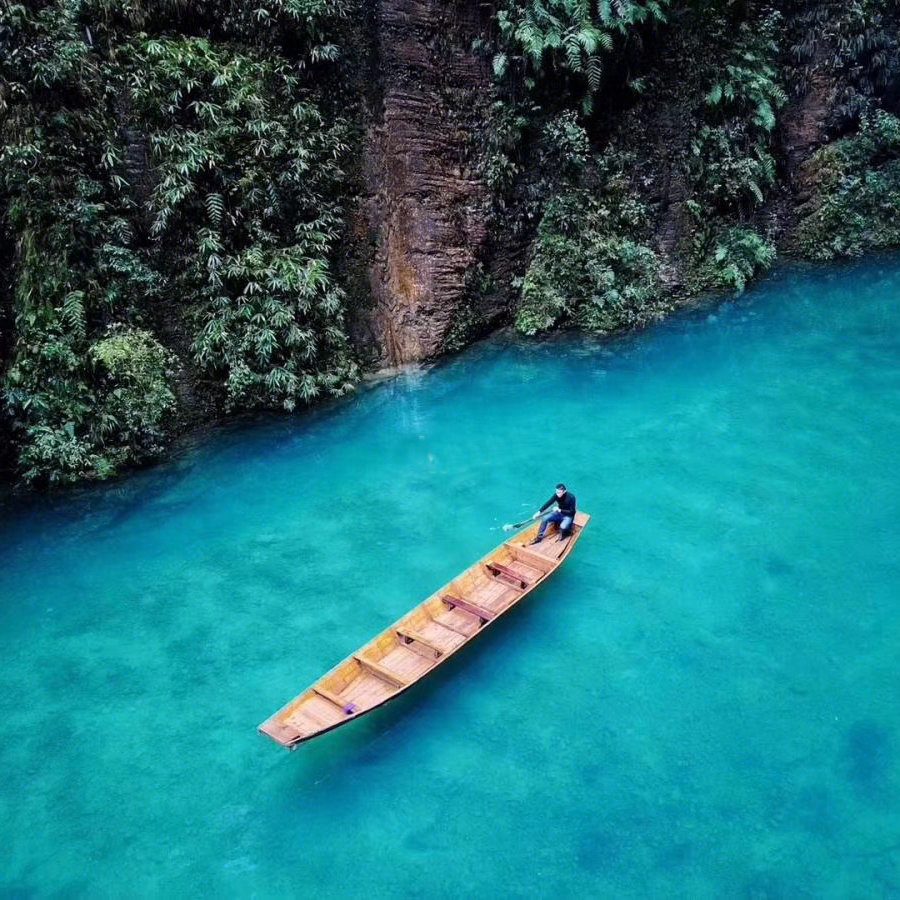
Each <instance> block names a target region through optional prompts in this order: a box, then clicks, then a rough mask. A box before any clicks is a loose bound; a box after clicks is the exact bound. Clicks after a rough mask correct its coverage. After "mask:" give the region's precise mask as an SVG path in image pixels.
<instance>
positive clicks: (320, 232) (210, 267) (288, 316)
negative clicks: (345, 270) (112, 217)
mask: <svg viewBox="0 0 900 900" xmlns="http://www.w3.org/2000/svg"><path fill="white" fill-rule="evenodd" d="M126 52H127V53H128V54H129V55H130V67H129V68H130V74H129V88H130V92H131V95H132V97H133V99H134V103H135V105H136V107H137V109H138V111H139V112H140V114H141V117H142V121H143V122H145V123H146V124H147V125H149V126H150V127H152V128H153V133H152V138H151V141H152V147H153V157H154V161H155V163H156V171H157V175H158V179H159V180H158V184H157V187H156V189H155V191H154V194H153V198H152V210H153V213H154V216H155V220H154V223H153V233H154V234H155V235H157V237H158V238H159V239H160V241H161V242H162V243H163V244H164V245H167V246H168V247H169V248H170V252H171V253H173V254H179V255H181V254H183V253H184V251H185V249H189V251H190V252H189V254H188V255H187V256H186V257H184V265H183V273H182V275H181V276H180V279H179V280H180V282H181V284H182V285H183V286H184V289H185V291H186V293H187V295H188V296H190V297H193V298H196V301H195V303H196V305H195V317H196V319H197V321H198V325H199V328H198V332H197V335H196V338H195V340H194V344H193V350H194V354H195V359H196V361H197V362H198V363H199V364H200V365H201V366H202V367H203V368H204V369H206V370H207V371H209V372H210V373H215V374H219V375H221V376H222V377H223V379H224V384H225V387H226V391H227V397H228V403H229V405H230V406H231V407H232V408H248V407H259V406H262V407H272V406H283V407H284V408H285V409H288V410H291V409H293V408H294V407H295V405H296V404H297V403H298V402H304V403H308V402H310V401H311V400H313V399H314V398H315V397H317V396H319V395H320V394H327V395H331V396H334V395H338V394H340V393H342V392H344V391H346V390H348V389H349V387H350V386H351V385H352V382H353V380H354V379H355V377H356V367H355V365H354V363H353V361H352V359H351V355H350V350H349V345H348V341H347V337H346V332H345V329H344V320H343V317H344V293H343V291H342V289H341V288H340V287H339V285H338V284H337V282H336V280H335V277H334V273H333V269H332V265H331V261H330V259H331V257H332V256H333V254H334V253H335V250H336V245H337V241H338V238H339V237H340V234H341V228H342V213H341V207H340V194H341V190H342V180H343V179H344V178H345V173H344V171H343V169H342V168H341V165H340V160H341V158H342V157H343V156H345V155H346V153H347V151H348V150H349V146H348V144H347V143H346V140H347V132H348V126H347V123H346V122H345V121H344V120H342V119H340V118H334V119H332V120H330V121H326V120H325V117H324V116H323V114H322V112H321V111H320V109H319V108H318V107H317V106H316V104H315V103H313V102H311V101H310V99H309V98H308V97H304V95H303V92H302V90H301V84H300V82H299V79H298V76H297V75H296V73H295V72H294V70H293V67H292V66H291V65H290V64H289V63H288V62H287V61H286V60H279V59H277V58H276V59H272V58H268V57H266V56H264V55H262V54H255V53H250V52H247V53H237V52H235V51H234V50H232V49H230V48H223V47H216V46H214V45H212V44H211V43H210V42H209V41H207V40H205V39H199V38H191V39H178V40H163V39H152V40H150V39H147V40H142V41H139V42H137V43H135V44H133V45H132V46H131V47H129V48H127V51H126ZM199 222H203V223H204V224H203V227H200V228H197V227H196V223H199ZM185 240H187V242H188V243H187V247H185V246H184V242H185ZM175 241H177V242H178V245H177V246H173V242H175Z"/></svg>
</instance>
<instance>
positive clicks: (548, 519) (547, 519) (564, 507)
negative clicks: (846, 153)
mask: <svg viewBox="0 0 900 900" xmlns="http://www.w3.org/2000/svg"><path fill="white" fill-rule="evenodd" d="M554 503H555V504H556V507H557V508H556V509H555V510H554V511H553V512H552V513H550V515H549V516H544V521H543V522H541V528H540V530H539V531H538V533H537V537H536V538H535V539H534V540H533V541H532V542H531V543H532V544H538V543H540V542H541V541H542V540H543V539H544V532H545V531H546V530H547V528H548V526H550V525H552V524H554V523H556V524H558V525H559V539H560V540H561V541H564V540H565V539H566V538H567V537H570V536H571V534H572V523H573V522H574V521H575V495H574V494H573V493H572V492H571V491H568V490H566V486H565V485H564V484H563V483H562V482H560V483H559V484H558V485H557V486H556V491H555V492H554V494H553V496H552V497H551V498H550V499H549V500H548V501H547V502H546V503H545V504H544V505H543V506H542V507H541V508H540V509H539V510H538V511H537V512H536V513H535V514H534V515H533V516H532V517H531V518H532V519H537V518H540V516H541V514H542V513H543V512H544V510H545V509H549V508H550V507H551V506H552V505H553V504H554Z"/></svg>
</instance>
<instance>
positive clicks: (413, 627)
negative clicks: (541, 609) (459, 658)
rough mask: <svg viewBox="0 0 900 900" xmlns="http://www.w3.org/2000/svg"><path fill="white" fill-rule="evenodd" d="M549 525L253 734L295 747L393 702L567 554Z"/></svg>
mask: <svg viewBox="0 0 900 900" xmlns="http://www.w3.org/2000/svg"><path fill="white" fill-rule="evenodd" d="M589 521H590V516H588V515H585V514H584V513H577V514H576V516H575V524H574V527H573V531H572V535H571V536H570V537H568V538H565V539H563V540H560V539H559V534H558V529H557V526H555V525H553V526H551V528H550V529H548V531H547V535H546V537H545V538H544V540H543V541H541V543H539V544H534V545H531V539H532V538H533V537H534V536H535V535H536V534H537V529H538V523H535V524H534V525H532V526H530V527H529V528H527V529H526V530H525V531H524V532H523V533H521V534H520V535H518V537H516V538H514V539H513V540H509V541H506V542H505V543H503V544H501V545H500V546H499V547H497V548H496V549H495V550H493V551H492V552H491V553H489V554H488V555H487V556H485V557H484V558H483V559H481V560H479V561H478V562H477V563H475V565H473V566H472V567H471V568H469V569H467V570H466V571H465V572H463V573H462V574H461V575H458V576H457V577H456V578H454V579H453V581H451V582H450V583H449V584H448V585H446V586H445V587H443V588H441V589H440V590H439V591H437V593H435V594H432V595H431V596H430V597H429V598H428V599H427V600H425V601H424V602H422V603H420V604H419V605H418V606H417V607H416V608H415V609H413V610H412V611H411V612H410V613H408V614H407V615H405V616H404V617H403V618H402V619H400V620H399V621H397V622H395V623H394V624H393V625H391V627H390V628H387V629H385V630H384V631H383V632H382V633H381V634H379V635H378V636H377V637H376V638H375V639H374V640H373V641H371V642H370V643H368V644H366V646H365V647H362V648H361V649H360V650H357V652H356V653H354V654H352V655H351V656H349V657H348V658H347V659H345V660H344V661H343V662H342V663H340V664H339V665H338V666H336V667H335V668H334V669H332V670H331V671H330V672H328V673H327V674H325V675H323V676H322V677H321V678H320V679H319V680H318V681H317V682H316V683H315V684H314V685H312V687H310V688H308V689H307V690H305V691H304V692H303V693H302V694H300V695H299V696H298V697H295V698H294V699H293V700H291V702H290V703H288V704H287V706H285V707H284V708H283V709H280V710H279V711H278V712H277V713H275V715H274V716H272V717H271V718H270V719H267V720H266V721H265V722H263V723H262V725H260V726H259V730H260V732H261V733H262V734H266V735H268V736H269V737H270V738H272V740H274V741H276V742H277V743H279V744H281V745H282V746H283V747H287V748H289V749H291V750H293V749H294V748H295V747H297V746H299V745H300V744H302V743H304V742H306V741H309V740H312V739H313V738H315V737H319V735H322V734H325V733H326V732H328V731H332V730H334V729H335V728H339V727H340V726H341V725H346V724H347V723H348V722H352V721H354V720H355V719H358V718H359V717H360V716H363V715H365V714H366V713H368V712H371V711H372V710H373V709H377V708H378V707H379V706H383V705H384V704H385V703H387V702H388V701H389V700H393V699H394V698H395V697H399V696H400V694H402V693H403V692H404V691H407V690H409V689H410V688H411V687H412V686H413V685H414V684H415V683H416V682H417V681H421V679H423V678H424V677H425V676H426V675H429V674H431V673H432V672H433V671H434V670H435V669H436V668H437V667H438V666H440V665H441V664H442V663H445V662H446V661H447V660H448V659H450V657H451V656H453V655H454V654H455V653H456V652H457V651H458V650H460V649H461V648H462V647H463V646H465V645H466V644H468V643H469V641H471V640H472V639H473V638H475V637H476V636H477V635H479V634H481V632H482V631H484V630H485V629H486V628H487V627H488V626H489V625H490V624H492V623H493V622H495V621H496V620H497V619H499V618H500V616H502V615H503V614H504V613H506V612H509V610H510V609H512V608H513V607H514V606H515V605H516V604H518V603H519V602H520V601H521V600H522V598H523V597H525V596H526V595H528V594H530V593H531V591H533V590H534V589H535V588H536V587H538V586H539V585H541V584H543V583H544V582H545V581H546V580H547V578H549V576H550V575H552V574H553V573H554V572H555V571H556V570H557V569H558V568H559V567H560V566H561V565H562V563H563V562H564V561H565V559H566V557H567V556H568V555H569V554H570V553H571V552H572V549H573V548H574V546H575V544H576V543H577V541H578V539H579V538H580V537H581V534H582V531H583V530H584V527H585V526H586V525H587V523H588V522H589Z"/></svg>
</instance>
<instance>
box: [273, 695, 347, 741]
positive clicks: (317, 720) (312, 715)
mask: <svg viewBox="0 0 900 900" xmlns="http://www.w3.org/2000/svg"><path fill="white" fill-rule="evenodd" d="M344 718H346V715H345V713H343V712H342V711H341V710H339V709H338V708H337V707H336V706H335V705H334V704H333V703H331V702H330V701H328V700H326V699H325V698H324V697H310V698H309V699H307V700H304V701H303V703H301V704H300V705H299V706H298V707H297V708H296V709H295V710H294V711H293V712H292V713H291V714H290V715H288V716H286V717H285V719H284V722H285V724H287V725H290V726H292V727H293V728H296V729H297V731H299V732H300V733H301V734H311V733H312V732H314V731H321V730H322V729H323V728H327V727H328V726H329V725H334V724H336V723H337V722H340V721H342V720H343V719H344Z"/></svg>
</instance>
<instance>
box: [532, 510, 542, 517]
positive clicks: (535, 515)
mask: <svg viewBox="0 0 900 900" xmlns="http://www.w3.org/2000/svg"><path fill="white" fill-rule="evenodd" d="M540 517H541V511H540V510H538V511H537V512H536V513H535V514H534V515H533V516H532V517H531V518H532V519H539V518H540Z"/></svg>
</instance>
